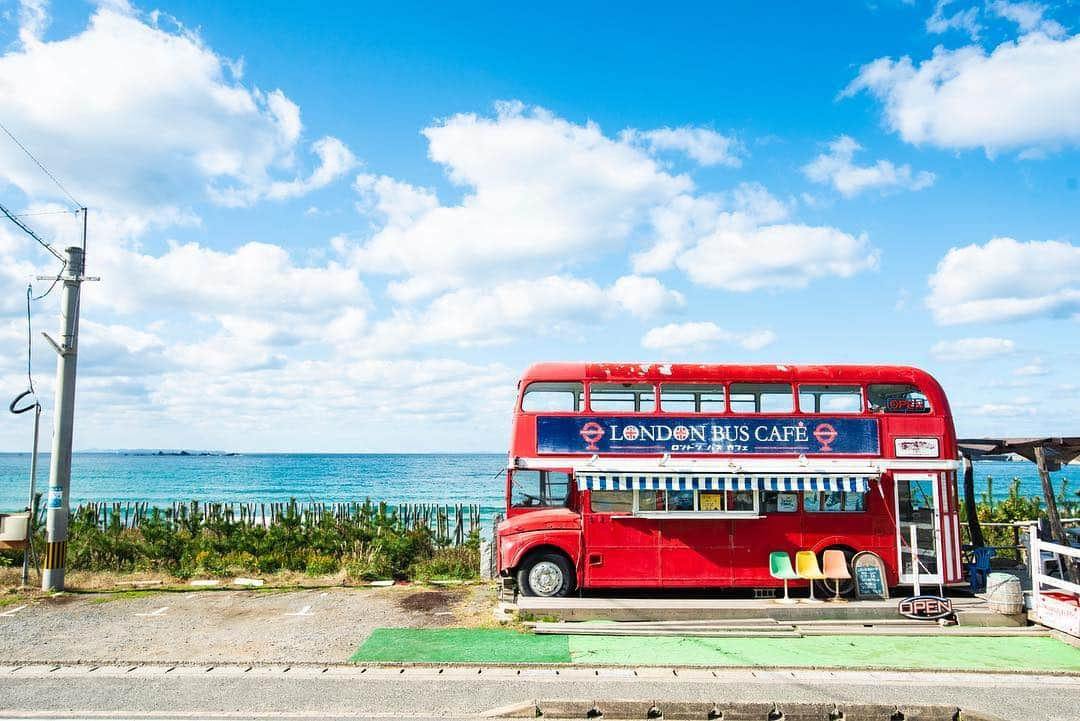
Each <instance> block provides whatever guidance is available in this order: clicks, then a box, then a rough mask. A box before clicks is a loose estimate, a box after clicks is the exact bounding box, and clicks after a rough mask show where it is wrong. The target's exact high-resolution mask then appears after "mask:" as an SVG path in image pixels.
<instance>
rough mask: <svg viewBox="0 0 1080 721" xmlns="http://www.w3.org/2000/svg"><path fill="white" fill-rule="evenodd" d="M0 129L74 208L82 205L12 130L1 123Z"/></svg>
mask: <svg viewBox="0 0 1080 721" xmlns="http://www.w3.org/2000/svg"><path fill="white" fill-rule="evenodd" d="M0 130H3V131H4V132H5V133H6V134H7V136H8V137H9V138H11V140H12V141H13V142H14V143H15V144H16V145H18V146H19V148H20V149H21V150H22V151H23V152H24V153H26V157H28V158H30V160H33V161H34V164H35V165H37V166H38V167H39V168H41V172H43V173H45V175H47V176H49V179H50V180H52V182H54V183H56V187H57V188H60V190H61V192H63V193H64V195H66V196H67V197H68V200H70V201H71V202H72V203H74V204H75V207H76V208H81V207H83V204H82V203H80V202H79V201H77V200H75V197H74V196H73V195H72V194H71V193H69V192H68V189H67V188H65V187H64V185H63V183H61V182H60V181H59V180H57V179H56V176H55V175H53V174H52V173H50V172H49V169H48V168H46V167H45V166H44V165H42V164H41V161H40V160H38V159H37V158H35V157H34V154H33V153H31V152H30V151H29V150H28V149H27V147H26V146H25V145H23V144H22V143H20V142H19V139H18V138H16V137H15V136H14V134H12V132H11V131H10V130H8V129H7V126H5V125H4V124H3V123H0Z"/></svg>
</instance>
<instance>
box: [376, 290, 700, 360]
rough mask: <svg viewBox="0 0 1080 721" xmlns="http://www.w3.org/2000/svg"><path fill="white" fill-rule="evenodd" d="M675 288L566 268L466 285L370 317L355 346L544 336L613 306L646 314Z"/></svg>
mask: <svg viewBox="0 0 1080 721" xmlns="http://www.w3.org/2000/svg"><path fill="white" fill-rule="evenodd" d="M684 303H685V299H684V298H683V296H682V294H681V293H678V292H677V291H672V290H668V289H667V288H665V287H664V286H663V285H662V284H661V283H660V282H659V281H658V280H656V279H655V278H643V277H639V276H623V277H622V278H619V279H618V280H617V281H615V283H614V284H613V285H612V286H611V287H610V288H607V289H605V288H601V287H600V286H599V285H597V284H596V283H595V282H593V281H591V280H584V279H580V278H574V277H570V276H554V275H553V276H545V277H542V278H535V279H534V278H522V279H518V280H511V281H503V282H499V283H496V284H494V285H493V286H490V287H482V286H470V287H466V288H461V289H458V290H455V291H452V292H449V293H445V294H443V295H440V296H438V297H437V298H435V299H434V300H433V301H432V302H431V303H430V304H429V305H428V306H427V307H426V308H424V309H423V310H416V309H412V308H407V307H406V308H397V309H396V310H395V311H394V313H393V314H392V315H391V316H390V317H389V318H387V319H384V320H380V321H378V322H376V323H375V325H374V327H373V328H372V332H371V334H370V336H369V337H368V338H366V339H365V340H364V342H363V343H362V344H360V345H359V346H358V347H357V349H356V352H358V353H360V354H372V353H374V354H397V353H406V352H410V351H412V350H414V349H416V348H422V347H425V346H436V345H455V346H458V347H464V348H468V347H477V346H480V347H483V346H493V345H503V344H506V343H509V342H511V341H512V340H513V339H514V338H515V337H516V336H518V335H520V334H529V335H541V336H552V335H555V334H558V333H563V334H566V333H567V332H568V331H571V330H575V329H578V328H583V327H586V326H589V325H592V324H595V323H597V322H602V321H603V320H604V319H605V318H609V317H611V316H612V315H613V314H614V313H615V312H616V311H617V310H620V309H621V310H625V311H626V312H628V313H630V314H631V315H633V316H636V317H639V318H647V317H652V316H655V315H659V314H662V313H665V312H667V311H669V310H673V309H675V308H678V307H681V306H682V305H683V304H684Z"/></svg>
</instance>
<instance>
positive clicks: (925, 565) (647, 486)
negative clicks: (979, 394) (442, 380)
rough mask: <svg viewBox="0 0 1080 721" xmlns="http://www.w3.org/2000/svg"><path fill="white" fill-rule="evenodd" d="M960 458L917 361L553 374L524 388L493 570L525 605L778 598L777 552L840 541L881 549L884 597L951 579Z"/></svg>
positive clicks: (592, 366) (956, 572) (538, 372)
mask: <svg viewBox="0 0 1080 721" xmlns="http://www.w3.org/2000/svg"><path fill="white" fill-rule="evenodd" d="M958 458H959V456H958V452H957V447H956V433H955V430H954V428H953V422H952V416H951V414H950V411H949V405H948V402H947V401H946V399H945V394H944V392H943V391H942V389H941V386H940V385H939V384H938V383H937V381H935V380H934V379H933V378H932V377H931V376H930V375H929V374H927V373H926V372H924V371H921V370H918V369H916V368H909V367H899V366H851V365H807V366H786V365H698V364H628V363H625V364H624V363H541V364H538V365H534V366H532V367H531V368H529V369H528V370H527V371H526V372H525V374H524V376H523V377H522V378H521V381H520V382H519V387H518V398H517V406H516V408H515V412H514V421H513V434H512V438H511V443H510V454H509V468H508V471H507V478H506V490H507V505H506V519H505V520H504V521H503V522H502V523H500V524H499V526H498V565H499V570H500V572H501V573H502V574H503V575H504V576H512V577H515V578H516V579H517V583H518V588H519V590H520V592H521V593H523V594H526V595H543V596H563V595H566V594H568V593H570V592H572V591H573V590H575V589H577V588H586V589H587V588H612V587H639V588H650V587H651V588H658V587H755V588H772V587H776V586H778V585H780V583H781V582H779V581H776V580H775V579H773V578H772V576H771V575H770V574H769V554H770V552H772V551H788V552H790V553H792V554H794V552H795V551H798V550H812V551H815V552H819V553H820V552H821V551H824V550H826V549H834V548H835V549H842V550H843V551H844V552H845V553H846V554H847V555H848V556H849V558H850V557H851V556H853V555H854V554H855V553H858V552H860V551H871V552H873V553H876V554H877V555H878V556H880V557H881V559H882V560H883V562H884V566H885V575H886V581H887V583H888V585H890V586H896V585H903V584H907V583H912V582H913V581H915V580H916V579H915V573H916V571H917V573H918V580H919V581H920V582H922V583H941V584H950V583H957V582H960V581H961V565H960V533H959V530H960V529H959V516H958V511H959V504H958V496H957V469H958V466H959V463H958ZM912 527H914V537H915V544H914V545H915V547H914V548H912V544H911V543H910V539H911V538H912Z"/></svg>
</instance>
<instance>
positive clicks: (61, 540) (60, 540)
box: [41, 211, 85, 591]
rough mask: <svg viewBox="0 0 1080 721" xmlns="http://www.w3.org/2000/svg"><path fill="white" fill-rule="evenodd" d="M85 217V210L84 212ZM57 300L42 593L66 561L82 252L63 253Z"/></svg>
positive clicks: (53, 585) (57, 581)
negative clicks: (61, 285) (57, 332)
mask: <svg viewBox="0 0 1080 721" xmlns="http://www.w3.org/2000/svg"><path fill="white" fill-rule="evenodd" d="M83 212H85V211H83ZM61 280H63V282H64V289H63V295H62V296H61V299H60V340H59V342H57V341H54V340H53V339H52V338H49V337H48V336H45V338H46V340H48V341H49V344H50V345H51V346H52V347H53V350H55V351H56V353H57V355H58V356H59V357H58V358H57V360H56V405H55V406H54V407H53V444H52V456H51V457H50V459H49V492H48V494H47V495H46V498H47V501H46V504H47V505H46V509H47V510H46V517H45V563H44V567H43V568H42V573H41V588H42V590H45V591H62V590H64V565H65V562H66V560H67V540H68V509H69V496H70V490H71V442H72V433H73V430H74V425H75V362H76V360H77V350H78V337H79V288H80V286H81V284H82V281H83V280H84V278H83V250H82V248H79V247H71V248H68V249H67V265H66V266H65V267H64V274H63V275H62V276H61Z"/></svg>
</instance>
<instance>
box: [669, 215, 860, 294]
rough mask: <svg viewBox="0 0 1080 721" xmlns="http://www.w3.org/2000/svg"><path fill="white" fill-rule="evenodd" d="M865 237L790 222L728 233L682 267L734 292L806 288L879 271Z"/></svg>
mask: <svg viewBox="0 0 1080 721" xmlns="http://www.w3.org/2000/svg"><path fill="white" fill-rule="evenodd" d="M879 255H880V253H879V252H878V251H877V250H875V249H874V248H872V247H871V246H870V243H869V241H868V240H867V238H866V236H865V235H858V236H854V235H850V234H848V233H845V232H843V231H840V230H837V229H836V228H830V227H824V226H810V225H801V224H792V223H784V224H779V225H766V226H761V227H756V228H723V229H720V230H717V231H716V232H714V233H712V234H710V235H708V236H706V237H704V238H702V239H701V240H700V241H698V243H697V244H696V245H695V246H694V247H692V248H690V249H689V250H687V251H686V252H685V253H683V254H682V255H681V256H680V257H679V259H678V260H677V261H676V265H678V266H679V267H680V268H682V270H683V271H685V272H686V274H687V275H688V276H689V277H690V278H691V279H692V280H693V281H694V282H695V283H699V284H701V285H705V286H710V287H715V288H723V289H725V290H731V291H753V290H760V289H769V288H773V289H791V288H804V287H806V286H807V285H809V283H810V282H811V281H813V280H816V279H819V278H825V277H830V276H834V277H839V278H850V277H851V276H853V275H855V274H856V273H859V272H861V271H864V270H872V269H874V268H876V267H877V264H878V258H879Z"/></svg>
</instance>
